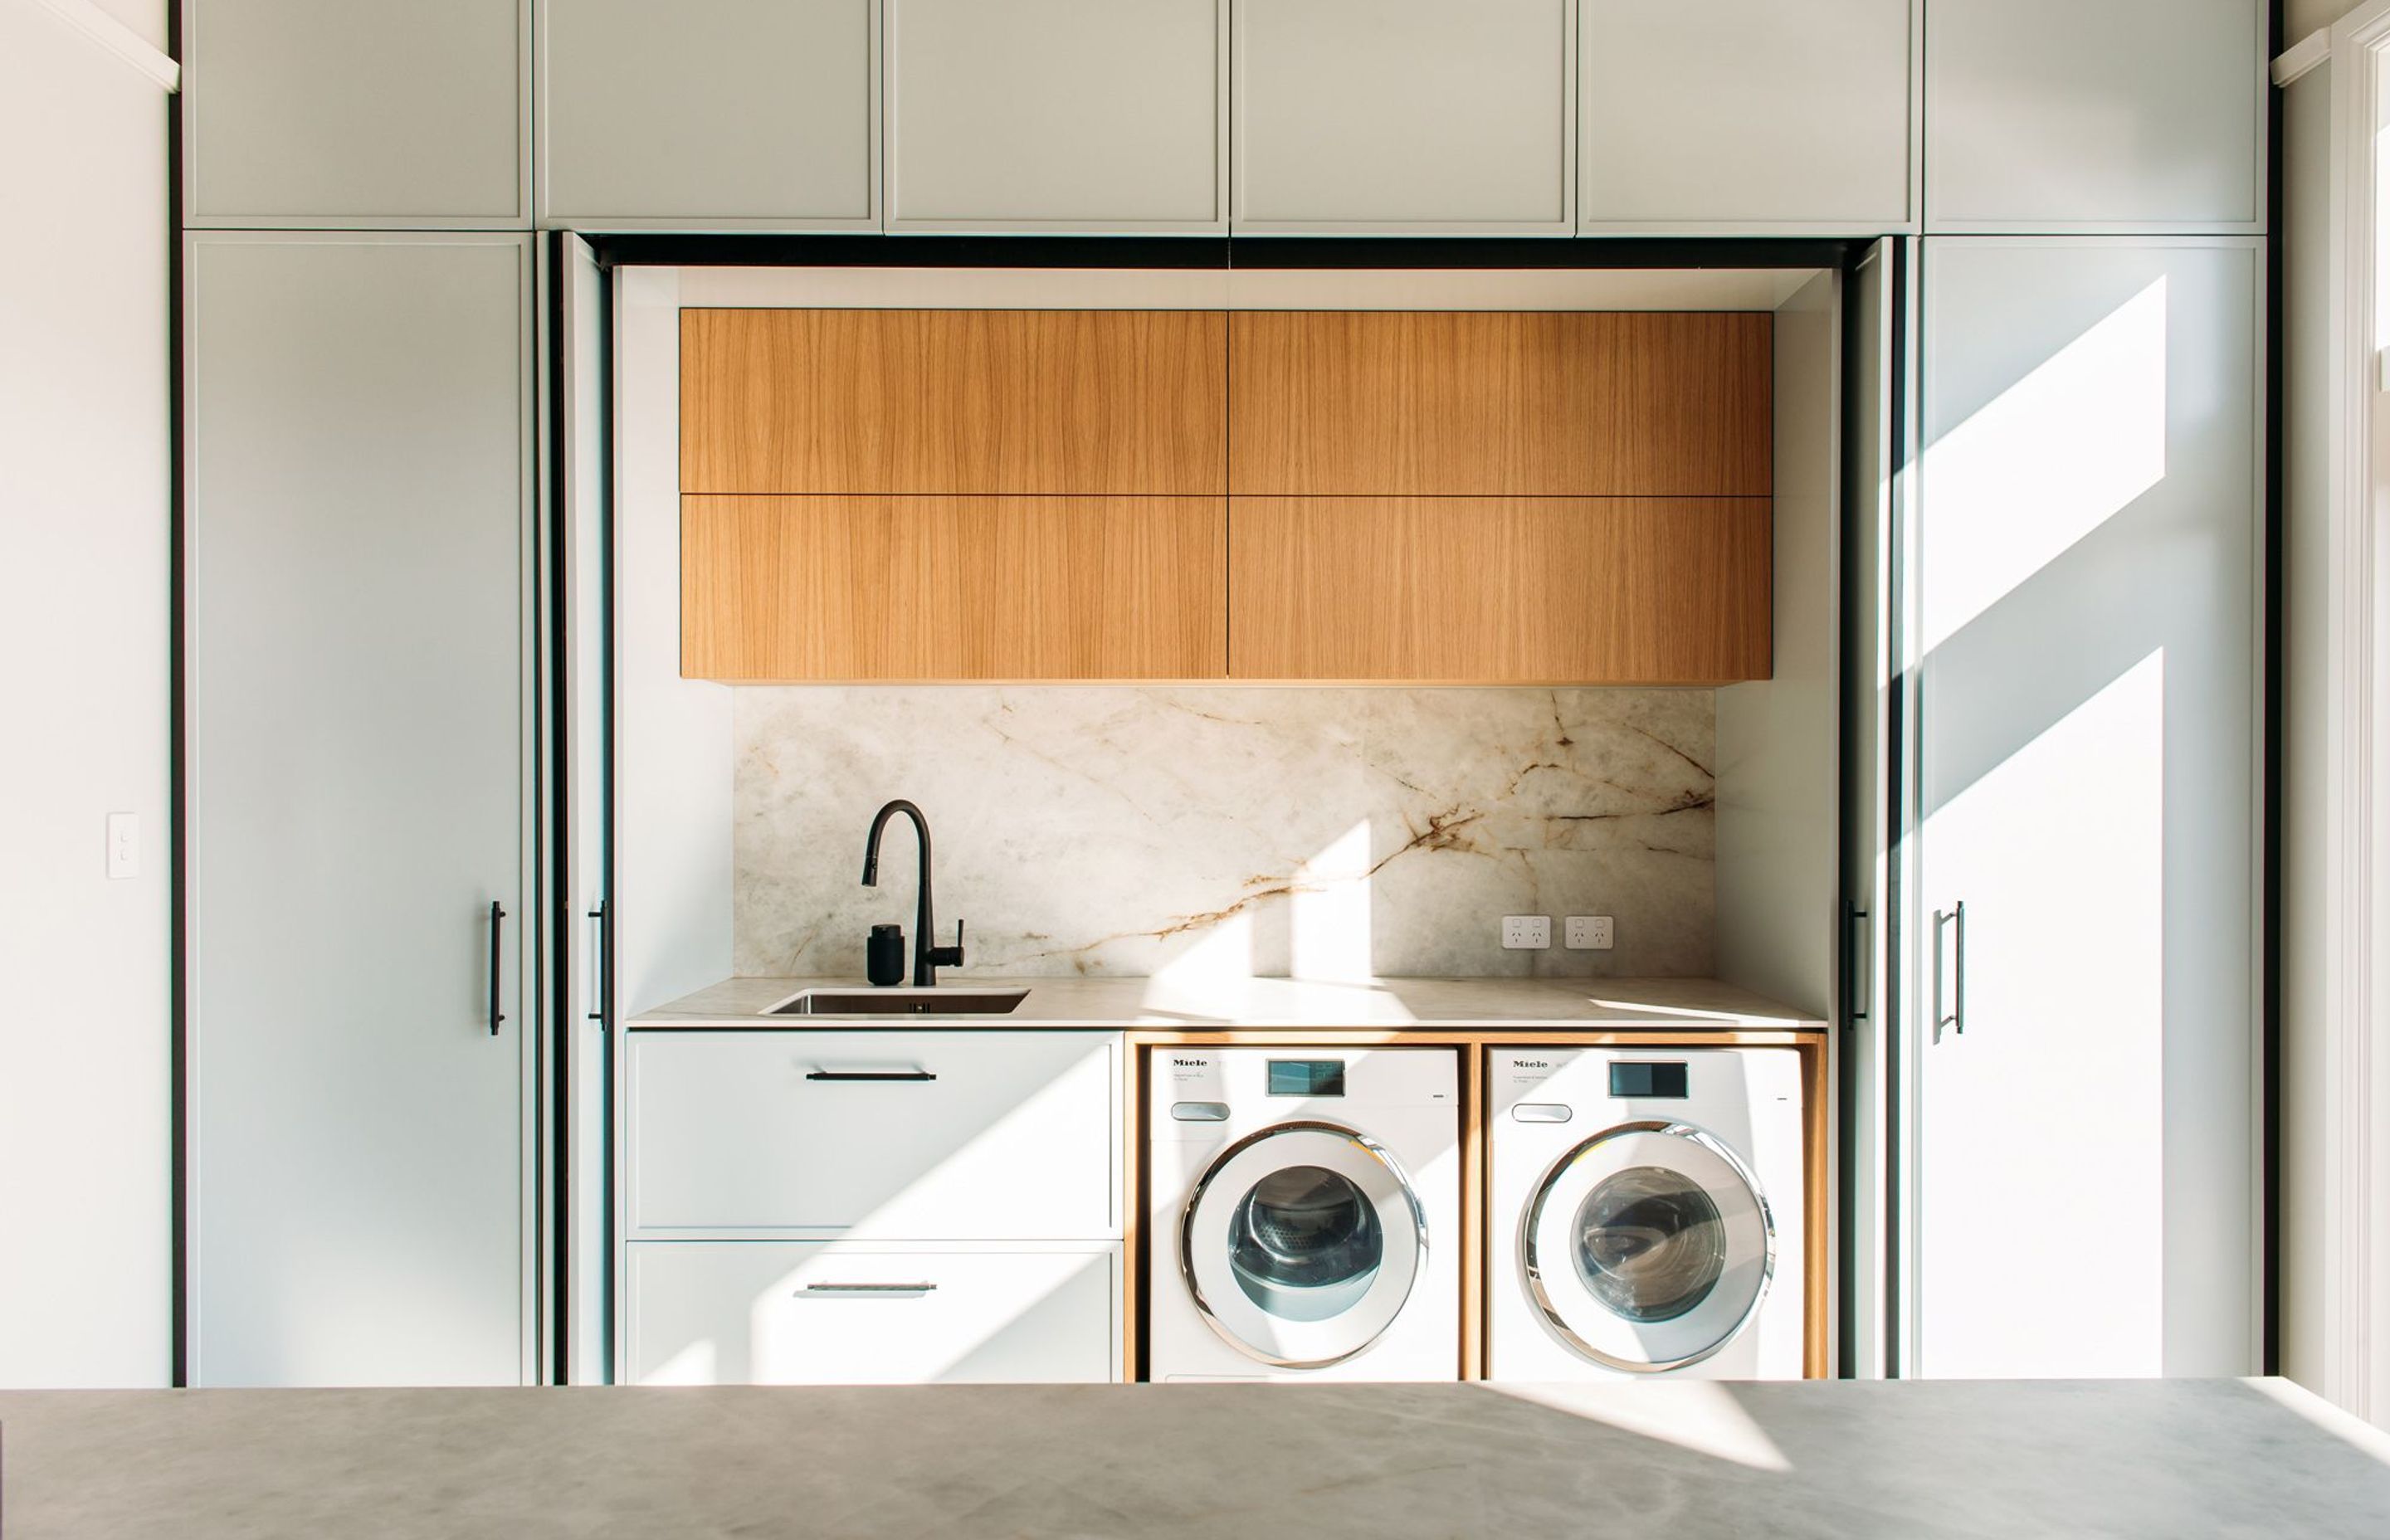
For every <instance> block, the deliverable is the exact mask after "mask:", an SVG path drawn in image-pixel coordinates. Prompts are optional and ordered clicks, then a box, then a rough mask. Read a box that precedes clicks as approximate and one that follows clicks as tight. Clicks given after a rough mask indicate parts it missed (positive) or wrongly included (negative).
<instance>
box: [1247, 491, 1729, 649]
mask: <svg viewBox="0 0 2390 1540" xmlns="http://www.w3.org/2000/svg"><path fill="white" fill-rule="evenodd" d="M1235 508H1236V514H1235V525H1234V529H1233V532H1232V538H1231V540H1230V542H1229V560H1228V594H1229V612H1228V634H1229V635H1230V636H1231V637H1232V638H1233V639H1234V642H1233V648H1232V650H1231V652H1230V654H1229V658H1230V669H1229V672H1230V674H1232V675H1233V676H1234V677H1236V678H1240V679H1345V680H1420V681H1434V682H1439V683H1488V682H1499V683H1502V684H1539V685H1564V684H1578V683H1586V682H1599V683H1602V684H1644V685H1720V684H1730V683H1732V682H1734V681H1736V680H1741V679H1764V678H1766V677H1767V672H1768V648H1769V615H1770V607H1769V604H1768V581H1769V561H1768V533H1769V520H1768V503H1767V498H1765V497H1706V498H1657V497H1240V498H1238V499H1237V500H1236V503H1235Z"/></svg>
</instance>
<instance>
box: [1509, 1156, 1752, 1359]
mask: <svg viewBox="0 0 2390 1540" xmlns="http://www.w3.org/2000/svg"><path fill="white" fill-rule="evenodd" d="M1519 1242H1520V1251H1521V1265H1522V1267H1523V1270H1524V1274H1525V1279H1526V1285H1527V1290H1528V1292H1529V1293H1530V1294H1532V1295H1533V1296H1534V1297H1535V1301H1536V1307H1537V1309H1538V1310H1540V1311H1541V1312H1542V1315H1543V1317H1544V1321H1545V1324H1546V1325H1548V1327H1550V1328H1551V1329H1552V1330H1553V1332H1554V1333H1556V1334H1557V1335H1558V1336H1559V1337H1560V1339H1561V1341H1564V1342H1566V1343H1567V1344H1568V1345H1569V1346H1570V1347H1572V1348H1574V1349H1575V1350H1576V1351H1577V1352H1579V1353H1581V1354H1584V1355H1585V1356H1587V1358H1590V1359H1592V1360H1593V1361H1594V1362H1596V1363H1599V1364H1604V1365H1607V1366H1609V1367H1612V1368H1614V1369H1623V1370H1625V1371H1627V1372H1629V1373H1642V1374H1651V1373H1659V1372H1662V1371H1664V1370H1667V1369H1674V1368H1682V1367H1685V1366H1687V1365H1689V1364H1697V1363H1699V1362H1701V1361H1702V1360H1703V1359H1704V1358H1706V1357H1708V1356H1709V1355H1710V1354H1714V1353H1715V1352H1717V1351H1718V1349H1720V1348H1722V1347H1724V1346H1726V1344H1727V1343H1728V1342H1730V1341H1733V1340H1734V1338H1735V1335H1736V1334H1737V1333H1738V1332H1740V1331H1741V1330H1742V1329H1743V1328H1744V1327H1746V1326H1748V1325H1749V1324H1750V1322H1751V1320H1752V1317H1753V1316H1754V1315H1756V1314H1757V1313H1758V1309H1759V1301H1760V1298H1761V1296H1762V1295H1764V1294H1765V1293H1766V1292H1767V1282H1768V1279H1769V1277H1771V1276H1772V1274H1773V1273H1774V1271H1775V1266H1776V1228H1775V1225H1774V1223H1773V1221H1772V1220H1771V1219H1770V1218H1769V1217H1768V1213H1767V1200H1766V1198H1765V1197H1764V1196H1763V1195H1762V1194H1761V1192H1760V1190H1759V1184H1758V1183H1757V1181H1755V1180H1754V1178H1753V1176H1752V1174H1751V1172H1750V1170H1749V1168H1747V1167H1746V1166H1745V1165H1744V1164H1743V1163H1742V1161H1741V1160H1739V1159H1737V1158H1736V1156H1735V1155H1734V1152H1733V1151H1732V1150H1730V1149H1728V1148H1727V1147H1726V1146H1725V1145H1724V1144H1722V1143H1720V1142H1719V1141H1718V1139H1717V1138H1716V1137H1715V1136H1713V1135H1711V1134H1710V1133H1708V1132H1707V1131H1706V1130H1703V1129H1700V1128H1696V1127H1693V1126H1692V1125H1690V1124H1689V1123H1621V1124H1619V1125H1617V1126H1616V1127H1614V1128H1611V1129H1607V1130H1605V1131H1603V1132H1602V1133H1600V1134H1597V1135H1595V1136H1593V1137H1592V1138H1589V1139H1587V1140H1586V1141H1585V1142H1584V1143H1583V1144H1580V1145H1578V1146H1577V1147H1576V1148H1575V1149H1572V1150H1570V1151H1569V1152H1568V1153H1567V1154H1566V1155H1563V1156H1561V1159H1560V1160H1559V1161H1557V1162H1555V1163H1554V1164H1553V1166H1552V1168H1551V1170H1549V1171H1548V1172H1547V1173H1545V1174H1544V1179H1543V1181H1542V1183H1541V1184H1540V1185H1538V1187H1536V1198H1535V1201H1534V1202H1533V1203H1532V1204H1530V1205H1529V1206H1528V1209H1527V1213H1526V1217H1525V1220H1524V1221H1523V1224H1522V1226H1521V1231H1520V1237H1519Z"/></svg>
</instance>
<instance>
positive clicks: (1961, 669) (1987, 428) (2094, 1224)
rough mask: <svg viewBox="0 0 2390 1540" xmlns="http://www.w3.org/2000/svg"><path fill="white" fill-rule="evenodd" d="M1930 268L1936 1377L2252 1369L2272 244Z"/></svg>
mask: <svg viewBox="0 0 2390 1540" xmlns="http://www.w3.org/2000/svg"><path fill="white" fill-rule="evenodd" d="M1924 247H1925V250H1924V254H1923V259H1922V265H1923V283H1924V289H1923V294H1922V303H1923V335H1922V342H1921V346H1922V355H1923V361H1924V376H1923V403H1922V410H1923V437H1924V443H1923V450H1922V463H1921V469H1920V472H1919V476H1918V487H1919V495H1920V497H1921V506H1920V507H1919V510H1918V516H1917V519H1916V521H1915V526H1914V527H1915V528H1916V529H1917V531H1918V532H1919V533H1918V535H1917V539H1918V549H1917V551H1916V553H1915V559H1916V562H1917V566H1916V568H1915V569H1914V571H1913V573H1912V577H1911V581H1912V582H1914V583H1915V584H1916V585H1917V604H1918V613H1919V615H1920V617H1921V622H1922V632H1921V635H1918V636H1917V637H1916V638H1915V639H1914V648H1915V652H1916V655H1917V656H1918V657H1920V658H1921V670H1922V699H1921V702H1920V706H1919V720H1920V723H1921V728H1920V731H1921V743H1920V745H1919V751H1920V754H1921V762H1920V771H1921V787H1920V796H1921V805H1920V806H1919V807H1918V809H1917V813H1916V816H1917V819H1918V827H1919V828H1920V829H1921V833H1920V835H1919V836H1918V837H1917V838H1916V839H1915V840H1913V841H1911V843H1912V844H1913V845H1915V846H1916V847H1917V848H1918V849H1920V850H1921V853H1922V869H1921V876H1920V878H1919V879H1918V885H1917V889H1916V890H1915V891H1916V892H1917V893H1918V898H1917V900H1916V901H1915V902H1914V904H1913V905H1910V911H1909V913H1908V916H1907V918H1906V919H1905V922H1904V923H1905V926H1906V928H1907V930H1908V933H1909V934H1910V936H1911V937H1912V938H1913V950H1912V952H1911V954H1910V956H1909V960H1908V968H1909V969H1910V977H1911V978H1912V979H1914V980H1915V981H1916V983H1915V986H1914V987H1915V994H1914V995H1913V999H1914V1001H1915V1003H1916V1008H1915V1010H1914V1013H1913V1016H1912V1020H1911V1024H1910V1027H1909V1031H1908V1043H1909V1045H1910V1047H1909V1049H1908V1054H1909V1057H1910V1058H1911V1059H1912V1060H1913V1071H1912V1073H1913V1076H1914V1078H1913V1080H1912V1081H1911V1085H1912V1094H1913V1096H1914V1097H1915V1104H1914V1116H1913V1118H1912V1120H1911V1122H1912V1123H1913V1126H1914V1128H1915V1131H1916V1132H1915V1141H1916V1142H1915V1146H1914V1149H1915V1156H1916V1162H1917V1163H1916V1168H1915V1173H1914V1182H1913V1193H1912V1196H1913V1200H1914V1202H1913V1206H1912V1208H1911V1210H1910V1212H1909V1213H1908V1216H1907V1223H1908V1229H1909V1231H1910V1239H1909V1242H1908V1244H1909V1246H1910V1247H1911V1248H1912V1251H1913V1258H1914V1261H1913V1265H1914V1267H1915V1269H1916V1280H1917V1296H1916V1301H1915V1307H1916V1321H1917V1340H1916V1347H1917V1358H1916V1361H1915V1363H1914V1364H1913V1366H1912V1372H1917V1373H1923V1374H1928V1375H1934V1376H1937V1377H1972V1376H1987V1375H1988V1376H2011V1375H2027V1376H2030V1375H2095V1376H2097V1375H2156V1374H2167V1375H2181V1374H2191V1375H2229V1374H2247V1373H2251V1372H2254V1370H2255V1347H2254V1341H2255V1338H2254V1332H2255V1320H2256V1297H2257V1295H2256V1290H2257V1287H2258V1285H2257V1277H2256V1275H2257V1270H2258V1265H2259V1256H2260V1251H2261V1241H2260V1236H2259V1231H2258V1227H2257V1216H2258V1202H2257V1198H2256V1194H2255V1188H2254V1184H2255V1167H2256V1161H2255V1127H2254V1108H2255V1097H2253V1096H2252V1094H2251V1090H2250V1077H2251V1075H2252V1073H2253V1066H2254V1065H2255V1062H2256V1055H2255V1043H2256V1016H2257V994H2256V977H2257V967H2256V958H2255V945H2256V912H2255V903H2256V894H2257V892H2258V888H2259V877H2258V868H2257V865H2256V851H2257V841H2256V838H2255V815H2256V789H2257V777H2256V762H2257V755H2258V734H2257V730H2256V721H2255V700H2256V698H2257V689H2256V681H2257V673H2256V661H2257V656H2258V635H2257V615H2256V596H2257V576H2258V571H2259V566H2258V563H2259V560H2260V548H2261V547H2260V532H2261V530H2262V527H2263V519H2262V515H2261V508H2262V502H2261V498H2260V494H2259V479H2258V478H2259V468H2260V465H2261V463H2262V458H2263V456H2262V454H2261V446H2260V441H2259V427H2258V417H2257V410H2258V402H2259V399H2260V378H2261V377H2260V374H2259V357H2260V353H2259V336H2260V321H2259V318H2260V316H2261V314H2263V305H2262V301H2263V296H2264V284H2263V273H2262V264H2261V258H2260V251H2259V248H2258V245H2257V243H2256V242H2255V241H2254V240H2230V239H2209V240H2206V241H2202V240H2199V239H2197V238H2196V237H2193V238H2188V239H2183V240H2177V241H2171V242H2165V241H2146V242H2145V241H2117V240H2088V239H2075V240H2073V241H2067V240H2024V239H2018V240H1999V239H1983V238H1969V239H1960V240H1932V239H1929V240H1927V241H1926V242H1925V243H1924Z"/></svg>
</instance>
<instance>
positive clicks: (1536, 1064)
mask: <svg viewBox="0 0 2390 1540" xmlns="http://www.w3.org/2000/svg"><path fill="white" fill-rule="evenodd" d="M1551 1067H1552V1061H1551V1060H1550V1059H1512V1060H1510V1068H1512V1069H1514V1070H1548V1069H1550V1068H1551Z"/></svg>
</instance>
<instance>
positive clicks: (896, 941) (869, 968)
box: [863, 925, 905, 985]
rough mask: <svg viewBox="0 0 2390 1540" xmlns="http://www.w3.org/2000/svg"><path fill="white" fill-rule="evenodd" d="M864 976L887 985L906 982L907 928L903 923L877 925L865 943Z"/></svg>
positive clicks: (876, 982)
mask: <svg viewBox="0 0 2390 1540" xmlns="http://www.w3.org/2000/svg"><path fill="white" fill-rule="evenodd" d="M863 971H864V976H865V977H866V978H868V979H869V980H870V981H871V982H873V983H875V984H880V985H886V984H895V983H903V982H905V928H904V927H903V926H901V925H875V926H873V927H872V928H871V939H870V940H869V941H867V942H866V943H864V965H863Z"/></svg>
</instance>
